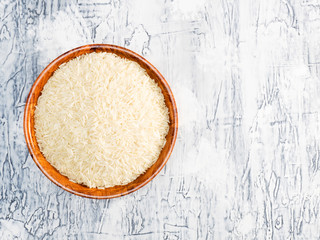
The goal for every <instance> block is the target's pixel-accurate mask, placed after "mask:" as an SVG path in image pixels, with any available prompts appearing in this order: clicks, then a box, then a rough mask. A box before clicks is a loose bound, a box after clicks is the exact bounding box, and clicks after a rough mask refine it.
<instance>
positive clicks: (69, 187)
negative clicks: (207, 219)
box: [24, 44, 178, 199]
mask: <svg viewBox="0 0 320 240" xmlns="http://www.w3.org/2000/svg"><path fill="white" fill-rule="evenodd" d="M91 52H109V53H114V54H117V55H118V56H120V57H122V58H127V59H129V60H132V61H135V62H137V63H138V64H139V65H140V66H141V67H142V68H144V69H145V70H146V72H147V73H148V74H149V76H150V77H151V78H152V79H154V80H155V81H156V82H157V83H158V85H159V87H160V88H161V90H162V93H163V95H164V98H165V103H166V105H167V107H168V109H169V120H170V123H169V132H168V134H167V136H166V141H167V142H166V144H165V146H164V148H163V149H162V151H161V153H160V156H159V158H158V160H157V161H156V162H155V163H154V164H153V165H152V166H151V167H150V168H149V169H148V170H147V171H146V172H145V173H144V174H142V175H140V176H139V177H138V178H137V179H136V180H134V181H133V182H131V183H129V184H127V185H120V186H114V187H110V188H104V189H96V188H89V187H87V186H84V185H81V184H77V183H74V182H71V181H70V180H69V179H68V178H67V177H65V176H63V175H62V174H60V173H59V172H58V171H57V170H56V169H55V168H54V167H53V166H51V164H50V163H49V162H48V161H47V160H46V159H45V157H44V156H43V155H42V153H41V151H40V149H39V146H38V144H37V140H36V137H35V130H34V111H35V106H36V104H37V101H38V97H39V96H40V95H41V91H42V89H43V86H44V85H45V84H46V83H47V81H48V79H49V78H50V77H51V76H52V74H53V73H54V71H55V70H56V69H58V68H59V66H60V65H61V64H63V63H65V62H68V61H69V60H71V59H73V58H75V57H78V56H80V55H82V54H87V53H91ZM177 130H178V114H177V108H176V104H175V100H174V97H173V94H172V92H171V89H170V87H169V85H168V83H167V82H166V80H165V79H164V77H163V76H162V75H161V74H160V72H159V71H158V70H157V69H156V68H155V67H154V66H152V65H151V64H150V63H149V62H148V61H147V60H145V59H144V58H143V57H141V56H140V55H138V54H136V53H134V52H132V51H130V50H128V49H125V48H122V47H119V46H114V45H107V44H94V45H85V46H82V47H79V48H75V49H72V50H70V51H68V52H66V53H64V54H62V55H61V56H59V57H58V58H56V59H55V60H54V61H52V62H51V63H50V64H49V65H48V66H47V67H46V68H45V69H44V70H43V71H42V73H41V74H40V75H39V77H38V78H37V79H36V81H35V82H34V84H33V86H32V88H31V90H30V93H29V96H28V99H27V102H26V106H25V113H24V133H25V138H26V142H27V146H28V149H29V152H30V154H31V155H32V157H33V159H34V161H35V163H36V164H37V166H38V167H39V168H40V170H41V171H42V172H43V173H44V174H45V175H46V176H47V177H48V178H49V179H50V180H51V181H52V182H54V183H55V184H57V185H58V186H59V187H61V188H63V189H64V190H66V191H68V192H71V193H73V194H76V195H79V196H83V197H88V198H100V199H101V198H102V199H107V198H115V197H120V196H123V195H126V194H129V193H131V192H134V191H136V190H138V189H139V188H141V187H143V186H144V185H146V184H147V183H148V182H150V181H151V180H152V179H153V178H154V177H155V176H156V175H157V174H158V173H159V172H160V171H161V169H162V168H163V167H164V165H165V164H166V162H167V160H168V158H169V157H170V154H171V152H172V149H173V147H174V144H175V140H176V137H177Z"/></svg>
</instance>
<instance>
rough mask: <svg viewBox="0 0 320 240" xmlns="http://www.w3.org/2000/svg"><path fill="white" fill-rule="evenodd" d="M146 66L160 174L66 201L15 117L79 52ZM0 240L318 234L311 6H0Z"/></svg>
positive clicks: (295, 0) (140, 1) (317, 19)
mask: <svg viewBox="0 0 320 240" xmlns="http://www.w3.org/2000/svg"><path fill="white" fill-rule="evenodd" d="M90 43H110V44H116V45H120V46H123V47H126V48H129V49H131V50H133V51H135V52H137V53H139V54H141V55H142V56H144V57H145V58H146V59H148V60H149V61H150V62H151V63H152V64H153V65H154V66H155V67H156V68H157V69H158V70H159V71H160V72H161V73H162V74H163V75H164V77H165V78H166V80H167V81H168V83H169V84H170V86H171V88H172V91H173V94H174V96H175V98H176V101H177V107H178V111H179V133H178V138H177V142H176V146H175V148H174V151H173V153H172V155H171V158H170V159H169V161H168V163H167V165H166V166H165V168H164V169H163V170H162V171H161V172H160V174H159V175H158V176H157V177H156V178H155V179H154V180H152V181H151V182H150V183H149V184H148V185H146V186H145V187H143V188H141V189H140V190H138V191H137V192H135V193H132V194H130V195H127V196H124V197H121V198H117V199H111V200H94V199H85V198H82V197H78V196H75V195H72V194H70V193H68V192H66V191H64V190H62V189H60V188H59V187H57V186H56V185H54V184H53V183H52V182H51V181H50V180H48V179H47V178H46V177H45V176H44V175H43V174H42V173H41V171H40V170H39V169H38V168H37V166H36V165H35V164H34V162H33V160H32V158H31V156H30V155H29V154H28V150H27V147H26V144H25V140H24V136H23V110H24V105H25V101H26V99H27V95H28V93H29V91H30V88H31V86H32V84H33V83H34V81H35V79H36V77H37V76H38V75H39V74H40V72H41V71H42V70H43V69H44V67H45V66H47V65H48V63H50V62H51V61H52V60H53V59H54V58H56V57H57V56H59V55H60V54H62V53H63V52H65V51H67V50H69V49H72V48H74V47H77V46H81V45H85V44H90ZM0 51H1V54H0V62H1V68H0V136H1V137H0V140H1V141H0V182H1V185H0V233H1V239H10V240H11V239H318V238H319V237H320V227H319V226H320V150H319V149H320V146H319V133H320V125H319V118H320V116H319V107H320V97H319V90H320V81H319V80H320V79H319V78H320V2H319V0H241V1H240V0H212V1H211V0H197V1H191V0H173V1H165V0H161V1H160V0H159V1H158V0H132V1H131V0H126V1H125V0H120V1H119V0H93V1H89V0H78V1H76V0H70V1H67V0H52V1H45V0H38V1H25V0H1V1H0Z"/></svg>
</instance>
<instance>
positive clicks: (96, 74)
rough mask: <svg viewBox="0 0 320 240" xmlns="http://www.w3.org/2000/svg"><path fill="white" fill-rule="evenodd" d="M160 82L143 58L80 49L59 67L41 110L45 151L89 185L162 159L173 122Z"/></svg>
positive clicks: (125, 178) (116, 181)
mask: <svg viewBox="0 0 320 240" xmlns="http://www.w3.org/2000/svg"><path fill="white" fill-rule="evenodd" d="M168 123H169V115H168V108H167V107H166V105H165V101H164V96H163V94H162V92H161V89H160V88H159V86H158V85H157V84H156V83H155V81H154V80H153V79H151V78H150V77H149V75H148V74H147V73H146V72H145V70H144V69H143V68H141V67H140V65H139V64H137V63H135V62H133V61H130V60H127V59H124V58H120V57H119V56H117V55H115V54H111V53H90V54H86V55H81V56H80V57H77V58H75V59H73V60H71V61H69V62H67V63H65V64H63V65H61V66H60V68H59V69H57V70H56V71H55V72H54V74H53V76H52V77H51V78H50V79H49V80H48V82H47V83H46V84H45V86H44V88H43V90H42V94H41V96H40V97H39V99H38V103H37V106H36V110H35V131H36V138H37V142H38V145H39V147H40V150H41V152H42V153H43V155H44V156H45V158H46V159H47V160H48V161H49V162H50V163H51V164H52V165H53V166H54V167H55V168H56V169H57V170H58V171H59V172H60V173H61V174H63V175H65V176H67V177H68V178H69V179H70V180H71V181H73V182H76V183H80V184H84V185H86V186H88V187H90V188H105V187H112V186H115V185H125V184H127V183H129V182H132V181H133V180H135V179H136V178H137V177H138V176H139V175H141V174H142V173H144V172H145V171H146V170H147V169H148V168H149V167H150V166H152V164H153V163H154V162H155V161H156V160H157V159H158V157H159V154H160V152H161V150H162V148H163V146H164V145H165V143H166V140H165V137H166V135H167V133H168V130H169V124H168Z"/></svg>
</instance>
